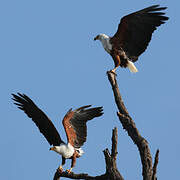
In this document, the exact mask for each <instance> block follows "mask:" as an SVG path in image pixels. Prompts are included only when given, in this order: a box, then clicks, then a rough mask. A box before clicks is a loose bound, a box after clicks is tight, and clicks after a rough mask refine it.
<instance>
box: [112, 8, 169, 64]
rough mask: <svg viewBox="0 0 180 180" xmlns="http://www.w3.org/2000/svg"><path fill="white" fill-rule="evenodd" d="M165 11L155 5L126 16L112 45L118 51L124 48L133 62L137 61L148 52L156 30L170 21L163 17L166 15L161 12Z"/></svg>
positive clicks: (113, 38)
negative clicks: (147, 49)
mask: <svg viewBox="0 0 180 180" xmlns="http://www.w3.org/2000/svg"><path fill="white" fill-rule="evenodd" d="M165 9H166V7H159V5H154V6H150V7H148V8H145V9H142V10H140V11H137V12H134V13H132V14H129V15H127V16H124V17H123V18H122V19H121V22H120V24H119V26H118V30H117V32H116V33H115V35H114V36H113V37H112V38H111V40H110V41H111V43H112V44H114V46H115V47H116V48H117V49H121V48H122V49H123V50H124V51H125V52H126V54H127V56H128V57H129V58H130V59H131V60H132V61H136V60H137V59H138V56H139V55H140V54H142V53H143V52H144V51H145V50H146V48H147V46H148V44H149V42H150V40H151V36H152V33H153V32H154V30H156V28H157V27H158V26H160V25H161V24H164V23H165V21H166V20H168V17H166V16H163V15H164V14H165V13H162V12H159V11H161V10H165Z"/></svg>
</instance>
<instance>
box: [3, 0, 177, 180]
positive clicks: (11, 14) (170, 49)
mask: <svg viewBox="0 0 180 180" xmlns="http://www.w3.org/2000/svg"><path fill="white" fill-rule="evenodd" d="M154 4H161V6H167V7H168V9H167V10H166V13H167V16H169V17H170V20H169V21H168V22H167V23H166V24H164V25H162V26H161V27H159V28H158V30H156V31H155V33H154V34H153V37H152V41H151V43H150V44H149V46H148V49H147V50H146V52H145V53H144V54H143V55H141V56H140V58H139V61H138V62H137V63H136V67H137V68H138V70H139V72H138V73H136V74H131V73H130V72H129V70H128V69H120V68H119V69H118V70H117V74H118V76H117V80H118V84H119V87H120V91H121V93H122V96H123V99H124V102H125V104H126V106H127V109H128V111H129V113H130V115H131V116H132V118H133V119H134V121H135V123H136V125H137V128H138V129H139V131H140V133H141V135H142V136H143V137H145V138H146V139H147V140H148V142H149V146H150V149H151V153H152V156H153V159H154V155H155V152H156V150H157V148H159V149H160V160H159V164H158V179H179V178H180V175H179V161H180V156H179V152H180V141H179V136H180V131H179V127H180V121H179V112H180V105H179V102H180V84H179V78H180V76H179V68H180V61H179V51H180V48H179V40H180V39H179V31H180V21H179V17H180V16H179V6H180V2H179V1H178V0H173V1H167V0H161V1H160V0H156V1H153V0H150V1H145V0H139V1H132V0H126V1H119V0H112V1H106V0H98V1H97V0H91V1H84V0H78V1H70V0H66V1H62V0H53V1H49V0H31V1H27V0H6V1H0V26H1V27H0V60H1V65H0V79H1V81H0V82H1V86H0V91H1V93H0V108H1V113H0V114H1V115H0V116H1V117H0V121H1V125H0V147H1V148H0V169H1V173H0V179H3V180H11V179H20V180H21V179H26V180H31V179H44V180H49V179H52V178H53V175H54V173H55V171H56V168H57V167H58V166H59V165H60V163H61V157H60V156H59V155H58V154H56V153H54V152H50V151H49V144H48V143H47V141H46V139H45V138H44V137H43V136H42V134H40V133H39V131H38V129H37V127H36V126H35V124H34V123H33V122H32V121H31V119H29V118H28V117H27V116H26V115H25V114H24V113H23V112H22V111H20V110H19V109H17V107H16V106H15V105H13V103H12V100H11V93H17V92H21V93H25V94H27V95H28V96H29V97H30V98H32V99H33V100H34V102H35V103H36V104H37V105H38V106H39V107H40V108H41V109H42V110H43V111H44V112H45V113H46V114H47V115H48V116H49V118H50V119H51V120H52V121H53V123H54V124H55V126H56V127H57V129H58V130H59V132H60V134H61V137H62V138H63V139H64V140H66V135H65V132H64V129H63V127H62V124H61V121H62V118H63V117H64V115H65V113H66V112H67V111H68V110H69V109H70V108H78V107H79V106H83V105H87V104H92V105H94V106H104V115H103V116H102V117H100V118H96V119H94V121H91V122H89V123H88V138H87V142H86V143H85V145H84V146H83V150H84V151H85V154H84V155H83V156H82V157H81V158H79V159H77V164H76V167H75V168H74V169H73V171H74V172H75V173H82V172H85V173H88V174H89V175H100V174H102V173H104V172H105V162H104V156H103V153H102V151H103V150H104V149H105V148H107V147H108V148H111V134H112V129H113V128H114V127H115V126H117V127H118V152H119V153H118V159H117V164H118V169H119V171H120V172H121V174H122V175H123V177H124V179H127V180H132V179H134V180H137V179H142V175H141V174H142V167H141V162H140V156H139V153H138V150H137V147H136V146H135V145H134V144H133V142H132V141H131V139H130V138H129V137H128V136H127V133H126V132H125V131H124V130H123V129H122V126H121V124H120V123H119V120H118V118H117V116H116V112H117V108H116V105H115V103H114V97H113V94H112V90H111V87H110V84H109V81H108V79H107V76H106V71H107V70H110V69H112V68H113V66H114V65H113V61H112V59H111V57H110V56H109V55H108V54H107V53H106V52H105V51H104V49H103V48H102V45H101V44H100V42H94V41H93V38H94V37H95V36H96V35H97V34H99V33H106V34H108V35H113V34H114V33H115V32H116V30H117V26H118V23H119V21H120V18H121V17H122V16H124V15H127V14H129V13H131V12H134V11H136V10H140V9H142V8H145V7H147V6H150V5H154ZM69 167H70V160H67V162H66V165H65V169H67V168H69ZM62 179H63V178H62Z"/></svg>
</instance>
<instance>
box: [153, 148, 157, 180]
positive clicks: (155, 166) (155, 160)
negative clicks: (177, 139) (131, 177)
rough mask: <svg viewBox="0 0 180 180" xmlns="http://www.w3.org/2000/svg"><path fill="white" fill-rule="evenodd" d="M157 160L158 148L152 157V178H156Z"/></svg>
mask: <svg viewBox="0 0 180 180" xmlns="http://www.w3.org/2000/svg"><path fill="white" fill-rule="evenodd" d="M158 162H159V149H158V150H157V151H156V155H155V158H154V165H153V176H152V180H157V177H156V173H157V165H158Z"/></svg>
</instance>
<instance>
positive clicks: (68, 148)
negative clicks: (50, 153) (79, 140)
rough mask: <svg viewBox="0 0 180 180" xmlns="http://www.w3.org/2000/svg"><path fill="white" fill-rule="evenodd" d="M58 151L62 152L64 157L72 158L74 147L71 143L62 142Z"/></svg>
mask: <svg viewBox="0 0 180 180" xmlns="http://www.w3.org/2000/svg"><path fill="white" fill-rule="evenodd" d="M56 152H57V153H59V154H61V155H62V156H63V157H64V158H70V157H72V155H73V154H74V147H73V146H72V145H71V144H69V143H68V144H61V145H60V146H58V147H57V151H56Z"/></svg>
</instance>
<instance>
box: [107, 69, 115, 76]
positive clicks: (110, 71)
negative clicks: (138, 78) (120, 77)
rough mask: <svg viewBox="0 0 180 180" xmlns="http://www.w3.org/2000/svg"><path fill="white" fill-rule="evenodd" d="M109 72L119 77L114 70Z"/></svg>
mask: <svg viewBox="0 0 180 180" xmlns="http://www.w3.org/2000/svg"><path fill="white" fill-rule="evenodd" d="M109 72H111V73H113V74H114V75H115V76H117V74H116V72H115V71H113V70H110V71H109Z"/></svg>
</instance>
